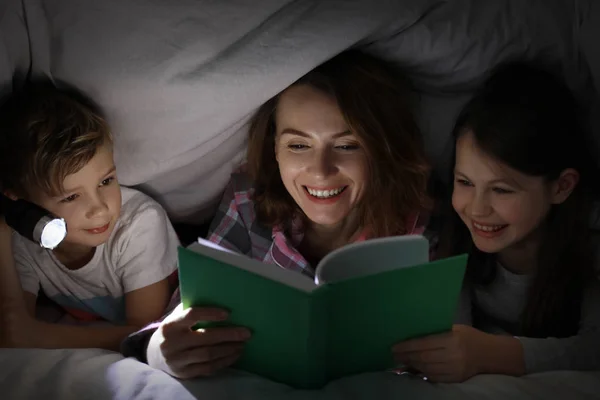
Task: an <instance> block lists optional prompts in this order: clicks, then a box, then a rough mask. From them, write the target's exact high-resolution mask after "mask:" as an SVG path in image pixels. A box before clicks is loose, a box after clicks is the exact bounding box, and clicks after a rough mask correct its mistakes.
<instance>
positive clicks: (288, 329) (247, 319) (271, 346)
mask: <svg viewBox="0 0 600 400" xmlns="http://www.w3.org/2000/svg"><path fill="white" fill-rule="evenodd" d="M179 263H180V285H181V298H182V302H183V305H184V307H191V306H196V307H201V306H219V307H222V308H225V309H227V310H228V311H229V312H230V317H229V319H228V321H227V322H226V323H225V324H223V323H220V324H199V325H198V326H197V328H198V327H210V326H215V325H236V326H245V327H248V328H249V329H250V330H251V331H252V333H253V335H252V338H251V339H250V340H249V341H248V342H247V344H246V347H245V349H244V353H243V355H242V358H241V359H240V361H239V362H238V364H237V365H236V366H235V367H236V368H240V369H243V370H246V371H248V372H252V373H256V374H259V375H261V376H264V377H266V378H269V379H271V380H274V381H278V382H282V383H285V384H288V385H291V386H294V387H299V388H313V387H318V386H322V385H323V384H325V383H326V370H325V364H324V363H322V360H323V359H324V357H325V356H324V353H325V344H326V343H325V342H326V340H325V339H324V335H325V333H326V330H327V327H326V323H327V320H326V313H325V310H324V309H323V307H320V306H319V304H318V302H319V301H320V298H321V296H315V297H314V298H313V296H311V294H310V293H307V292H304V291H302V290H299V289H296V288H292V287H289V286H287V285H283V284H281V283H279V282H276V281H272V280H270V279H268V278H265V277H262V276H260V275H257V274H253V273H251V272H248V271H246V270H243V269H240V268H236V267H234V266H231V265H229V264H227V263H223V262H220V261H217V260H214V259H212V258H209V257H206V256H203V255H201V254H198V253H195V252H193V251H190V250H188V249H184V248H180V249H179Z"/></svg>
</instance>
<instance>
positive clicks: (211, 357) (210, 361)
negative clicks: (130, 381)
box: [146, 304, 250, 379]
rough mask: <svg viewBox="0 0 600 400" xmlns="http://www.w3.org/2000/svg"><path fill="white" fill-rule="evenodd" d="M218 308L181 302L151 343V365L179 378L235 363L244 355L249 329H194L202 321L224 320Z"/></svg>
mask: <svg viewBox="0 0 600 400" xmlns="http://www.w3.org/2000/svg"><path fill="white" fill-rule="evenodd" d="M227 317H228V315H227V312H226V311H224V310H222V309H219V308H210V307H202V308H188V309H187V310H183V306H182V305H181V304H180V305H179V306H178V307H177V308H176V309H175V310H174V311H173V313H171V314H170V315H169V316H168V317H167V318H165V320H164V321H163V322H162V323H161V325H160V327H159V328H158V330H157V331H156V332H154V334H153V335H152V337H151V338H150V342H149V343H148V349H147V351H146V357H147V360H148V365H150V366H151V367H154V368H157V369H160V370H162V371H165V372H166V373H168V374H169V375H172V376H174V377H176V378H180V379H189V378H194V377H197V376H208V375H212V374H214V373H216V372H217V371H220V370H222V369H224V368H227V367H229V366H231V365H232V364H234V363H235V362H236V361H237V360H238V359H239V358H240V356H241V354H242V351H243V349H244V343H245V342H246V341H247V340H248V339H250V331H249V330H248V329H246V328H242V327H215V328H206V329H201V330H198V331H193V330H192V327H193V326H194V325H195V324H196V323H198V322H200V321H224V320H226V319H227Z"/></svg>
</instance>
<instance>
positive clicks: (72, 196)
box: [60, 194, 79, 203]
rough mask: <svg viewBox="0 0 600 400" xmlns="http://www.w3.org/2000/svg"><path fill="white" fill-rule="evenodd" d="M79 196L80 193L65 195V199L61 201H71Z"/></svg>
mask: <svg viewBox="0 0 600 400" xmlns="http://www.w3.org/2000/svg"><path fill="white" fill-rule="evenodd" d="M78 197H79V195H77V194H72V195H70V196H69V197H65V198H64V199H62V200H61V201H60V202H61V203H70V202H72V201H75V199H77V198H78Z"/></svg>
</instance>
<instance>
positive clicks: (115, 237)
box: [0, 84, 179, 350]
mask: <svg viewBox="0 0 600 400" xmlns="http://www.w3.org/2000/svg"><path fill="white" fill-rule="evenodd" d="M0 187H1V189H2V191H3V193H4V194H5V195H7V196H8V197H10V198H12V199H17V198H23V199H26V200H29V201H31V202H33V203H36V204H38V205H39V206H41V207H43V208H45V209H47V210H48V211H50V212H51V213H52V214H54V215H56V216H57V217H61V218H63V219H64V220H65V222H66V225H67V236H66V237H65V239H64V240H63V242H61V244H60V245H59V246H58V247H57V248H55V249H53V250H48V249H44V248H42V247H40V246H39V244H36V243H33V242H31V241H30V240H28V239H26V238H24V237H21V236H20V235H18V234H16V233H14V234H13V235H12V238H9V239H12V252H13V259H12V260H10V258H9V257H6V255H4V256H3V257H2V259H1V261H2V262H3V264H4V265H0V268H3V269H4V270H5V272H6V271H7V268H16V270H17V272H18V277H19V280H20V285H21V287H22V289H23V291H24V303H25V306H26V309H27V313H23V312H19V311H18V310H19V308H18V307H16V308H13V309H11V308H10V307H8V311H7V310H6V308H7V306H6V305H3V309H4V310H3V311H2V312H3V313H5V315H4V316H3V318H2V323H3V324H4V325H5V326H2V327H0V330H5V332H8V334H5V336H6V335H8V336H10V338H9V339H6V338H5V343H4V345H8V346H15V347H41V348H65V347H70V348H73V347H99V348H106V349H113V350H115V349H118V345H119V343H120V342H121V340H122V339H123V338H124V337H126V336H127V335H128V334H129V333H131V332H134V331H135V330H137V329H139V327H141V326H143V325H145V324H147V323H149V322H151V321H153V320H156V319H158V318H160V317H161V315H162V314H163V311H164V309H165V306H166V305H167V302H168V300H169V297H170V294H171V285H170V283H169V278H170V277H172V276H175V275H176V274H175V272H176V270H177V253H176V251H177V246H178V244H179V242H178V239H177V236H176V234H175V232H174V230H173V228H172V226H171V224H170V222H169V220H168V218H167V215H166V213H165V211H164V210H163V209H162V207H161V206H160V205H159V204H158V203H156V202H155V201H153V200H152V199H150V198H149V197H148V196H146V195H144V194H142V193H140V192H138V191H136V190H133V189H130V188H125V187H121V186H119V183H118V180H117V176H116V169H115V164H114V160H113V145H112V138H111V134H110V129H109V127H108V125H107V123H106V122H105V120H104V119H103V118H102V117H101V116H100V115H99V114H98V113H97V112H96V111H95V107H93V105H92V104H91V103H89V102H88V101H86V100H85V99H84V98H83V97H80V96H78V95H75V93H72V92H70V91H66V90H60V89H57V88H55V87H53V86H49V85H47V84H43V85H41V86H36V84H31V86H29V87H28V88H27V89H25V90H23V91H21V92H20V93H17V94H13V95H12V96H11V97H10V98H9V99H8V101H6V102H5V103H4V104H3V105H2V107H1V109H0ZM0 223H3V222H1V221H0ZM0 238H2V236H0ZM2 240H4V241H5V242H6V240H7V239H6V238H5V239H2ZM2 247H3V248H6V245H4V246H2ZM11 263H12V264H14V265H7V264H11ZM7 276H10V274H7ZM3 287H4V290H6V285H4V286H3ZM40 289H41V290H42V292H43V293H44V294H45V295H46V296H47V297H48V298H49V299H50V300H52V301H53V302H55V303H56V304H58V305H59V306H61V307H62V308H63V309H64V310H65V311H66V312H67V313H69V314H70V315H71V316H73V317H75V319H77V320H79V321H86V322H88V321H96V320H101V321H107V322H108V323H109V324H102V326H101V327H100V326H89V324H88V326H81V324H76V325H64V324H50V323H45V322H42V321H39V320H36V319H35V307H36V299H37V295H38V292H39V290H40ZM11 310H12V311H11ZM6 313H12V315H9V316H8V317H7V315H6ZM23 314H26V315H23Z"/></svg>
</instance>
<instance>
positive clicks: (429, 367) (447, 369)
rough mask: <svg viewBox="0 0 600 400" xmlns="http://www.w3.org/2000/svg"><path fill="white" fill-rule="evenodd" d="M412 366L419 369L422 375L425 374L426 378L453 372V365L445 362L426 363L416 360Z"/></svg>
mask: <svg viewBox="0 0 600 400" xmlns="http://www.w3.org/2000/svg"><path fill="white" fill-rule="evenodd" d="M413 368H415V369H416V370H419V371H420V372H421V373H422V374H423V375H425V376H426V377H428V378H431V377H436V376H442V375H453V374H454V368H453V366H452V365H451V364H447V363H435V364H427V363H419V362H417V363H415V364H414V365H413Z"/></svg>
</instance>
